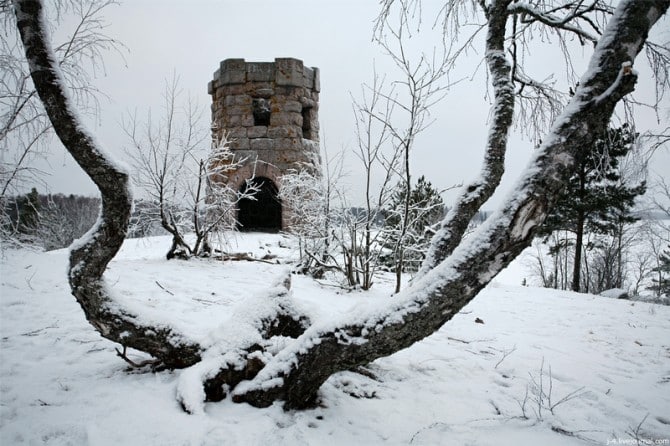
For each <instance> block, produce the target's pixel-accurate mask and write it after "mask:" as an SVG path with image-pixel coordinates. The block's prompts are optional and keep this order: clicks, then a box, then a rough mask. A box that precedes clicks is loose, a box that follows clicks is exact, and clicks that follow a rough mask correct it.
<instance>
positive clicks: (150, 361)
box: [114, 345, 163, 370]
mask: <svg viewBox="0 0 670 446" xmlns="http://www.w3.org/2000/svg"><path fill="white" fill-rule="evenodd" d="M114 350H116V356H118V357H120V358H121V359H123V360H124V361H126V362H127V363H128V364H130V366H131V367H133V368H135V369H141V368H143V367H146V366H151V369H152V370H156V369H158V368H160V366H162V365H163V362H162V361H161V360H160V359H146V360H144V361H142V362H135V361H133V360H132V359H130V358H129V357H128V356H127V355H126V346H125V345H124V346H123V352H120V351H119V349H118V348H115V349H114Z"/></svg>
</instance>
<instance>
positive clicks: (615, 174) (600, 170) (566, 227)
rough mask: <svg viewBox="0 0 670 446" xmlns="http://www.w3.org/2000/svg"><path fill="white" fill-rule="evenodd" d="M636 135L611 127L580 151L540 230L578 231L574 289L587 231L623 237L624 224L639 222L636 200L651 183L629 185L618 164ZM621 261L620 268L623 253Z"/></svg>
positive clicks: (578, 283) (578, 287) (577, 288)
mask: <svg viewBox="0 0 670 446" xmlns="http://www.w3.org/2000/svg"><path fill="white" fill-rule="evenodd" d="M636 138H637V134H636V133H635V132H634V131H633V130H632V129H631V128H630V126H629V125H628V124H624V125H622V126H621V127H619V128H610V129H608V130H607V131H606V132H605V134H604V135H603V136H602V137H601V138H600V139H599V140H598V141H597V142H596V146H595V150H583V151H582V152H581V153H580V154H578V155H577V160H576V168H575V171H574V172H573V173H572V175H571V176H570V178H569V181H568V183H567V186H566V188H565V189H564V190H563V192H562V194H561V195H560V198H559V200H558V202H557V203H556V205H555V206H554V208H553V209H552V210H551V212H550V213H549V215H548V216H547V219H546V221H545V223H544V225H543V227H542V228H541V230H540V234H541V235H545V236H548V235H549V234H551V233H552V232H554V231H568V232H571V233H573V234H574V235H575V250H574V258H573V271H572V284H571V288H572V290H573V291H580V290H581V283H582V278H581V266H582V252H583V245H584V235H585V234H586V233H587V232H591V233H597V234H607V235H611V236H614V237H618V238H619V241H620V238H621V235H622V231H623V228H624V226H625V225H628V224H630V223H632V222H634V221H636V220H637V218H635V217H634V216H633V215H632V209H633V206H634V203H635V198H636V197H637V196H639V195H642V194H644V192H645V190H646V187H645V184H644V182H643V183H641V184H637V185H629V184H626V183H625V182H624V181H622V172H621V170H620V166H619V162H620V160H621V159H622V157H624V156H625V155H626V154H628V152H629V151H630V150H631V149H632V148H633V144H634V143H635V139H636ZM585 149H586V148H585ZM560 243H561V244H562V247H563V248H565V247H567V243H566V241H565V240H562V241H560ZM551 248H552V249H554V250H555V249H560V248H561V247H558V246H552V247H551ZM620 254H621V253H620V252H619V256H620ZM618 263H619V270H620V269H621V265H620V264H621V259H620V257H619V261H618ZM619 272H621V271H619ZM619 275H621V274H619ZM619 286H620V284H619Z"/></svg>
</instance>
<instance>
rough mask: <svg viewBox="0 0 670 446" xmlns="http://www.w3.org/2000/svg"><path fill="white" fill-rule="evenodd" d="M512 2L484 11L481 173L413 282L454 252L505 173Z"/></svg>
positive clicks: (464, 193) (511, 88)
mask: <svg viewBox="0 0 670 446" xmlns="http://www.w3.org/2000/svg"><path fill="white" fill-rule="evenodd" d="M511 2H512V1H511V0H499V1H496V2H493V3H492V5H491V6H490V7H489V8H488V9H487V10H486V17H487V19H488V32H487V36H486V54H485V59H486V65H487V67H488V70H489V74H490V76H491V85H492V87H493V96H494V104H493V110H492V115H493V117H492V122H491V128H490V129H489V136H488V140H487V142H486V150H485V153H484V163H483V165H482V169H481V172H480V173H479V176H478V177H477V179H476V180H475V181H473V182H471V183H470V184H468V185H467V186H464V187H463V189H462V192H461V195H460V196H459V197H458V199H457V200H456V204H455V205H454V207H453V208H452V209H450V210H449V212H448V214H447V215H446V217H445V218H444V220H443V221H442V223H441V225H440V229H439V230H438V232H437V234H436V235H435V237H434V238H433V241H432V242H431V244H430V247H429V248H428V252H427V253H426V258H425V260H424V261H423V264H422V265H421V268H420V269H419V271H418V272H417V274H416V276H415V279H414V282H416V281H417V280H418V278H420V277H421V276H423V275H424V274H426V273H427V272H428V271H430V270H431V269H433V268H435V267H436V266H437V265H438V264H439V263H440V262H442V261H443V260H444V259H445V258H447V257H448V256H449V255H450V254H451V253H452V252H453V251H454V249H455V248H456V247H457V246H458V244H459V243H460V242H461V239H462V238H463V234H465V231H466V230H467V229H468V226H469V224H470V221H471V220H472V217H474V215H475V214H476V213H477V211H478V210H479V209H480V208H481V207H482V205H483V204H484V203H485V202H486V200H488V199H489V198H491V196H492V195H493V193H494V192H495V190H496V189H497V187H498V185H499V184H500V180H501V179H502V176H503V173H504V172H505V153H506V151H507V138H508V135H509V129H510V127H511V126H512V121H513V119H514V83H513V81H512V78H511V74H510V72H511V70H512V67H511V65H510V63H509V61H508V60H507V57H505V28H506V25H507V18H508V14H507V12H506V9H507V6H508V5H509V4H510V3H511Z"/></svg>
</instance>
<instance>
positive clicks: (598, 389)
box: [0, 234, 670, 446]
mask: <svg viewBox="0 0 670 446" xmlns="http://www.w3.org/2000/svg"><path fill="white" fill-rule="evenodd" d="M238 242H239V243H238V246H236V247H234V248H233V249H234V250H237V251H252V252H254V253H256V254H257V255H258V254H260V253H268V252H269V253H271V254H275V255H278V256H279V258H280V259H283V260H284V261H285V259H287V258H288V257H290V255H291V251H290V250H289V249H287V248H285V247H286V246H288V245H290V240H289V239H287V238H286V237H283V236H280V235H259V234H255V235H243V236H240V237H239V238H238ZM167 246H168V241H167V240H166V239H165V238H155V239H147V240H130V241H128V242H127V243H126V244H125V245H124V248H123V250H122V252H121V253H120V255H119V256H118V257H117V258H116V259H115V260H114V261H113V262H112V264H111V266H110V269H109V271H108V273H107V276H106V277H107V280H108V283H109V285H110V286H111V287H112V289H114V290H115V292H116V294H117V295H118V298H119V302H120V303H121V304H122V305H124V306H126V307H129V308H131V309H138V310H139V309H140V308H141V309H142V311H143V313H146V316H145V317H147V318H149V319H152V320H153V321H154V322H159V321H163V320H165V321H166V322H167V321H169V322H170V323H171V324H174V325H176V326H178V327H179V328H181V329H182V330H185V331H186V330H188V331H189V332H190V333H191V334H192V336H193V337H194V338H197V339H198V340H200V341H203V340H205V339H206V337H207V334H208V332H209V331H211V330H213V329H215V328H216V327H219V326H221V325H222V324H227V323H234V321H229V318H230V315H231V314H232V312H233V311H235V309H236V308H240V306H242V305H244V302H245V301H246V300H248V299H250V298H252V297H254V296H259V295H262V293H263V290H264V289H265V288H266V287H267V286H269V285H270V284H272V283H273V282H274V281H276V280H277V279H279V278H281V277H282V276H283V274H285V271H286V269H287V266H286V265H285V264H283V265H271V264H266V263H259V262H226V263H221V262H213V261H201V260H192V261H188V262H183V261H175V260H173V261H170V262H167V261H165V260H164V257H163V255H164V253H165V250H166V248H167ZM66 263H67V252H66V251H64V250H61V251H54V252H49V253H40V252H31V251H5V252H4V253H3V254H2V258H1V259H0V274H1V277H2V279H1V280H2V288H1V290H0V291H1V299H0V304H1V305H0V338H1V344H0V444H2V445H16V444H30V445H41V444H46V445H86V444H90V445H245V446H246V445H267V444H273V445H277V446H279V445H319V446H321V445H376V444H389V445H400V444H416V445H466V444H468V445H526V444H528V445H572V444H574V445H581V444H602V445H607V444H612V445H614V444H638V440H639V441H640V444H670V307H666V306H656V305H650V304H646V303H641V302H629V301H623V300H615V299H608V298H604V297H598V296H591V295H582V294H575V293H570V292H557V291H552V290H546V289H541V288H531V287H522V286H520V284H521V283H522V280H523V278H524V277H525V274H526V272H525V271H524V267H523V260H522V259H521V260H518V261H516V262H515V263H514V264H513V265H512V266H511V267H510V268H509V269H508V270H506V271H504V272H503V273H501V274H500V275H499V277H498V278H497V279H496V280H495V281H494V282H493V283H492V284H491V285H490V286H489V287H488V288H486V289H485V290H484V291H483V292H482V293H480V295H479V296H478V297H477V298H476V299H475V300H474V301H473V302H471V304H470V305H468V306H467V307H466V308H465V309H464V310H463V311H462V312H461V313H460V314H458V315H456V316H455V317H454V318H453V319H452V320H451V321H450V322H449V323H447V324H446V325H445V326H444V327H443V328H442V329H441V330H440V331H439V332H437V333H436V334H434V335H433V336H431V337H429V338H428V339H426V340H424V341H423V342H420V343H418V344H415V345H414V346H412V347H411V348H409V349H406V350H404V351H402V352H399V353H397V354H395V355H393V356H391V357H388V358H384V359H381V360H378V361H375V362H374V363H373V364H371V365H370V366H369V368H368V371H369V372H370V373H369V374H366V375H369V376H365V375H363V374H359V373H354V372H345V373H340V374H337V375H335V376H333V377H332V378H331V379H330V380H329V381H327V382H326V384H325V385H324V386H323V387H322V389H321V391H322V405H321V407H319V408H317V409H312V410H307V411H302V412H289V413H286V412H283V411H282V409H281V407H280V406H279V405H278V404H276V405H274V406H272V407H270V408H267V409H256V408H253V407H250V406H248V405H244V404H234V403H232V402H231V401H230V400H225V401H223V402H220V403H208V404H207V405H206V408H205V413H204V414H201V415H188V414H186V413H184V412H183V411H182V410H181V408H180V407H179V404H178V403H177V402H176V399H175V388H176V384H177V381H178V378H179V375H180V371H174V372H161V373H158V374H149V373H146V374H140V373H134V372H129V371H128V369H127V367H126V364H125V363H124V362H123V361H122V360H121V359H120V358H118V357H117V356H116V354H115V352H114V348H115V347H117V346H116V345H114V344H113V343H111V342H109V341H107V340H104V339H102V338H101V337H100V336H99V335H98V334H97V332H96V331H95V330H94V329H93V328H92V327H91V326H90V325H89V324H88V323H87V322H86V320H85V319H84V314H83V312H82V311H81V309H80V308H79V306H78V304H77V303H76V302H75V300H74V298H73V297H72V296H71V294H70V292H69V287H68V284H67V280H66V277H65V269H66ZM292 290H293V295H294V297H295V299H296V300H297V301H299V302H300V303H301V305H302V306H303V307H305V308H307V309H308V310H309V312H310V314H315V315H318V317H335V316H338V315H340V314H342V313H345V312H347V311H350V309H351V308H352V307H353V306H354V305H356V303H357V302H360V301H361V300H363V299H366V300H383V299H388V298H389V295H390V290H391V284H390V283H384V282H383V281H381V282H379V283H377V284H376V285H375V287H374V291H372V292H370V293H362V292H350V293H348V292H345V291H343V290H342V289H339V288H337V287H333V286H330V285H327V284H323V285H322V284H318V283H315V282H313V281H310V280H308V279H307V278H305V277H301V276H293V287H292ZM476 320H477V321H479V322H476ZM480 322H483V323H480ZM540 388H541V389H540Z"/></svg>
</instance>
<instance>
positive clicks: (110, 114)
mask: <svg viewBox="0 0 670 446" xmlns="http://www.w3.org/2000/svg"><path fill="white" fill-rule="evenodd" d="M425 3H426V4H430V3H429V2H425ZM437 4H438V2H435V3H433V5H437ZM378 12H379V5H378V2H377V1H376V0H321V1H314V0H311V1H310V0H281V1H278V0H244V1H242V0H218V1H213V0H211V1H205V0H192V1H183V0H132V1H126V2H124V3H122V4H121V5H120V6H116V7H112V8H109V9H108V10H107V13H106V18H107V20H108V21H109V23H110V26H109V28H108V30H107V32H108V34H109V35H111V36H113V37H115V38H117V39H119V40H120V41H122V42H123V43H124V44H125V45H126V46H127V47H128V49H129V53H128V54H127V55H126V58H125V63H124V60H123V59H121V58H120V57H118V56H116V55H113V54H110V57H109V58H108V59H107V61H106V75H105V76H99V78H98V79H97V80H96V82H97V85H98V86H99V87H100V89H101V90H102V91H104V92H105V93H106V94H108V95H109V97H110V100H109V101H107V100H104V99H103V100H102V103H101V105H102V114H101V116H100V119H99V122H98V123H90V124H91V127H92V130H93V132H94V133H96V135H97V136H98V138H99V140H100V141H101V142H102V143H103V145H104V146H105V147H106V148H107V149H108V150H109V151H110V152H112V153H113V154H116V155H117V156H120V157H121V158H123V151H122V150H121V147H122V146H123V144H125V143H127V141H126V140H125V139H124V136H123V134H122V131H121V128H120V125H119V122H120V119H121V116H122V114H123V113H124V112H125V111H132V110H135V109H137V110H138V114H139V116H144V115H145V112H146V110H147V109H148V108H149V107H151V108H153V109H154V111H155V112H157V111H158V110H159V108H160V106H161V90H162V88H163V85H164V82H165V80H166V79H168V78H170V77H171V75H172V73H173V71H174V72H176V73H177V74H178V75H179V77H180V79H181V86H182V87H183V89H184V90H186V91H189V92H190V93H191V94H192V95H193V96H194V97H195V98H196V99H197V100H198V102H199V103H200V104H202V105H203V106H204V107H206V108H207V109H208V108H209V105H210V101H211V99H210V97H209V95H207V83H208V82H209V81H210V80H211V78H212V74H213V72H214V71H215V70H216V69H217V68H218V66H219V63H220V61H222V60H224V59H227V58H245V59H246V60H247V61H272V60H273V59H274V58H275V57H295V58H299V59H302V60H303V61H304V63H305V65H307V66H316V67H319V69H320V70H321V98H320V109H319V115H320V122H321V129H322V133H321V140H322V142H324V141H325V143H326V144H327V146H328V151H329V152H330V153H331V154H332V153H335V152H337V151H339V150H341V149H344V150H345V151H347V152H348V155H347V157H348V161H347V170H348V171H349V172H350V175H349V180H348V181H349V182H350V183H352V182H354V179H355V177H356V176H357V174H359V173H360V171H359V170H358V163H357V160H356V158H355V156H354V155H353V153H352V151H353V149H354V148H355V138H354V132H353V128H354V117H353V113H352V108H351V97H350V93H353V94H354V95H355V96H357V97H359V96H360V95H359V93H360V88H361V87H360V86H361V84H362V83H365V82H370V81H371V80H372V72H373V62H374V65H375V66H376V69H377V71H378V72H380V73H388V76H390V77H392V76H394V72H393V69H392V66H391V64H390V62H389V60H388V58H387V57H386V56H385V55H384V54H383V52H382V51H381V50H380V49H379V48H378V47H377V46H376V45H375V44H374V43H372V41H371V36H372V27H373V21H374V19H375V17H376V16H377V14H378ZM424 12H425V20H424V22H425V23H428V24H429V23H432V20H433V18H432V17H431V16H430V14H431V13H430V12H429V11H424ZM667 21H668V20H667V19H666V20H665V22H666V23H667ZM661 26H663V25H661ZM464 32H466V31H464ZM434 38H435V34H434V33H433V34H430V35H428V36H427V37H425V38H422V37H421V36H419V37H417V38H415V39H414V40H415V43H413V44H412V48H423V49H424V50H425V51H427V52H430V51H431V50H432V48H433V46H434V45H435V44H436V42H435V40H434ZM538 43H539V42H538ZM577 51H579V52H580V53H579V54H577V56H578V59H579V57H582V56H583V57H582V61H579V60H578V64H580V63H581V64H582V65H581V67H579V66H578V67H577V71H578V72H580V70H583V68H584V67H585V63H586V59H587V57H588V56H589V49H588V48H586V49H584V50H582V49H577ZM482 55H483V54H482V52H479V53H471V54H470V55H469V57H468V59H463V61H462V63H461V65H460V71H458V72H456V73H454V75H453V76H452V80H455V79H457V78H460V77H464V76H472V75H473V74H474V77H473V79H472V80H466V81H463V82H461V83H459V84H458V85H456V86H455V87H453V88H452V89H451V91H450V93H449V95H448V96H447V97H446V98H445V99H444V100H443V101H442V102H440V103H439V104H438V105H437V106H436V107H435V108H434V110H433V118H435V120H436V122H435V123H434V124H433V125H432V126H431V127H430V128H429V129H428V130H427V131H426V132H424V133H423V134H422V135H421V136H420V138H419V139H418V140H417V143H416V146H415V149H414V152H413V155H412V171H413V175H414V176H415V177H417V176H419V175H425V176H426V177H427V179H428V180H430V181H431V182H432V183H433V184H434V185H435V186H437V187H438V188H448V187H450V186H452V185H454V184H457V183H459V182H465V181H468V180H469V179H470V178H472V177H473V176H474V175H476V174H477V173H478V171H479V166H480V162H481V156H482V153H483V150H484V141H485V137H486V134H487V131H488V130H487V122H486V121H487V117H488V109H489V103H488V101H487V99H486V98H485V88H486V87H485V83H486V76H485V73H484V72H483V69H482V68H480V69H479V70H478V71H477V70H476V67H477V66H478V64H479V62H480V60H481V57H482ZM558 55H559V53H558V52H557V50H556V49H555V48H553V49H552V47H551V45H547V44H545V45H544V46H542V47H540V48H539V50H538V51H537V52H536V55H535V56H534V57H533V66H534V67H535V69H536V71H537V73H539V74H540V76H547V75H550V74H552V73H553V72H554V71H556V73H557V75H559V77H560V75H561V73H563V68H562V65H561V63H560V61H559V57H558ZM641 60H642V58H638V61H640V62H641ZM126 64H127V66H126ZM638 65H639V62H638ZM636 68H638V69H640V71H641V73H642V76H641V78H640V84H639V89H640V90H641V91H643V93H644V94H648V92H650V91H651V80H650V78H649V73H648V71H645V70H643V69H642V68H641V67H639V66H636ZM665 105H666V110H665V116H664V118H665V119H666V120H667V119H668V108H667V107H668V101H667V100H666V103H665ZM654 121H655V117H654V115H653V114H652V113H649V112H645V113H641V114H640V116H639V117H638V120H637V125H638V127H639V128H641V129H646V128H649V127H659V126H658V124H656V123H655V122H654ZM665 125H667V124H665ZM532 150H533V144H532V142H531V141H529V140H528V138H525V139H523V138H521V137H520V136H519V134H518V132H516V133H515V135H514V136H513V137H512V139H511V144H510V148H509V154H508V161H507V172H506V174H505V178H504V180H503V186H502V187H501V189H502V191H503V192H504V191H506V190H509V189H510V186H511V185H512V184H513V183H514V179H515V178H516V177H517V176H518V174H519V172H520V171H521V170H522V168H523V167H524V166H525V164H526V162H527V160H528V158H529V155H530V153H531V152H532ZM668 166H670V156H668V154H667V152H666V153H664V154H662V155H659V156H658V158H657V161H656V163H655V164H654V168H655V169H656V170H657V173H659V174H662V175H664V176H665V177H666V178H668V177H670V167H668ZM45 169H46V170H50V171H51V176H50V177H49V179H48V181H47V182H48V183H49V185H50V188H51V190H50V192H52V193H55V192H63V193H81V194H88V195H93V194H96V193H97V191H96V189H95V187H94V185H93V184H92V183H91V182H90V181H89V180H88V179H86V178H85V177H84V175H83V173H81V172H80V171H79V169H78V168H77V167H76V166H75V163H74V161H72V160H71V158H70V157H69V155H68V154H66V153H65V152H64V151H63V150H62V149H61V148H55V149H54V151H53V154H52V156H51V159H50V165H49V166H46V167H45ZM454 195H455V194H454V193H450V194H447V199H448V200H450V199H453V197H454ZM500 196H501V194H498V195H497V198H496V199H495V200H494V201H496V202H497V201H499V199H500ZM489 207H490V205H489Z"/></svg>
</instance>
